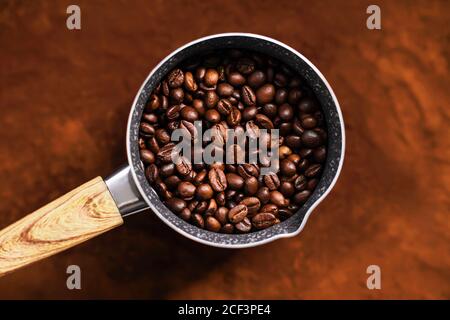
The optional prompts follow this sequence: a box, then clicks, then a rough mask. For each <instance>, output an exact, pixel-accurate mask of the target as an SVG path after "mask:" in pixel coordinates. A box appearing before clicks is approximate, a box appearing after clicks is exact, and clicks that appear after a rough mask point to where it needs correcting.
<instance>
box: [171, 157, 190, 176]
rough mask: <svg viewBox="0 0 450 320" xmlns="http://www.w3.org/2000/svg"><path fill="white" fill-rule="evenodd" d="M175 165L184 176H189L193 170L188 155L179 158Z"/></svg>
mask: <svg viewBox="0 0 450 320" xmlns="http://www.w3.org/2000/svg"><path fill="white" fill-rule="evenodd" d="M175 167H176V169H177V171H178V173H179V174H180V175H182V176H187V175H189V174H190V173H191V171H192V164H191V162H190V161H189V160H188V159H187V158H186V157H180V158H178V159H177V162H176V164H175Z"/></svg>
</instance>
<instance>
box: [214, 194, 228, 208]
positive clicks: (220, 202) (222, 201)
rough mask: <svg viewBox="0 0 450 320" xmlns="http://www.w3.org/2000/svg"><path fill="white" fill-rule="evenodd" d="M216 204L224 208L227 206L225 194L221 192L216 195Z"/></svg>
mask: <svg viewBox="0 0 450 320" xmlns="http://www.w3.org/2000/svg"><path fill="white" fill-rule="evenodd" d="M216 202H217V204H218V205H219V206H224V205H225V204H226V198H225V192H220V193H218V194H217V195H216Z"/></svg>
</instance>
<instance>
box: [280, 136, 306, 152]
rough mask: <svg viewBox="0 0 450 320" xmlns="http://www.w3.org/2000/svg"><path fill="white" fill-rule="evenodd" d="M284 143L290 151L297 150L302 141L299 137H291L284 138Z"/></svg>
mask: <svg viewBox="0 0 450 320" xmlns="http://www.w3.org/2000/svg"><path fill="white" fill-rule="evenodd" d="M284 143H285V144H286V145H287V146H288V147H290V148H292V149H298V148H300V147H301V145H302V139H301V137H299V136H294V135H291V136H287V137H286V139H285V140H284Z"/></svg>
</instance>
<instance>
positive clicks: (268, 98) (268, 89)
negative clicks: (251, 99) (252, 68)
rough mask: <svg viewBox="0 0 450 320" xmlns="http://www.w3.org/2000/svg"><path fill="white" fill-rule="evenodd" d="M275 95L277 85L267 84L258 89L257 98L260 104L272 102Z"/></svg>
mask: <svg viewBox="0 0 450 320" xmlns="http://www.w3.org/2000/svg"><path fill="white" fill-rule="evenodd" d="M274 97H275V87H274V86H273V85H272V84H265V85H263V86H262V87H260V88H259V89H258V90H257V91H256V100H257V101H258V103H259V104H266V103H270V102H272V100H273V98H274Z"/></svg>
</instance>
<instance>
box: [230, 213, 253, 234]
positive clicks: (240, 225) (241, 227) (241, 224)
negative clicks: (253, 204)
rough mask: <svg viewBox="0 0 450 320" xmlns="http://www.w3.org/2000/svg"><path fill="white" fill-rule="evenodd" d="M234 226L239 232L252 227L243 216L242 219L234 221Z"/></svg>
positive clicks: (247, 230) (246, 231)
mask: <svg viewBox="0 0 450 320" xmlns="http://www.w3.org/2000/svg"><path fill="white" fill-rule="evenodd" d="M234 227H235V229H236V230H237V232H239V233H248V232H250V230H251V229H252V223H251V222H250V219H249V218H247V217H245V218H244V220H242V221H240V222H238V223H236V224H235V225H234Z"/></svg>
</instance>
